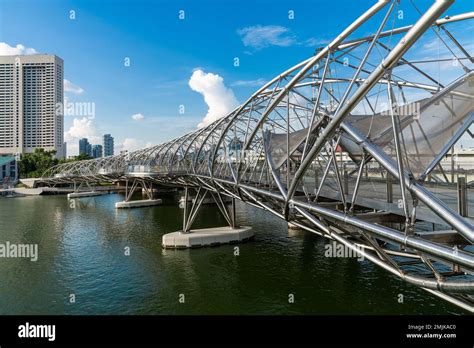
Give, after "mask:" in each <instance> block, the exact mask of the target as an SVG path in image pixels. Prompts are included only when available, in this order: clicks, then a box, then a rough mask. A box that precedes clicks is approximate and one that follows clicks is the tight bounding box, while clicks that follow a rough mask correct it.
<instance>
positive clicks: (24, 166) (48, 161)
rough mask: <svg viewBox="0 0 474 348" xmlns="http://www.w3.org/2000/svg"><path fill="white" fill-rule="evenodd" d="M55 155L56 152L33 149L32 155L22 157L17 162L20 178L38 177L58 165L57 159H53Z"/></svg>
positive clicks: (27, 154)
mask: <svg viewBox="0 0 474 348" xmlns="http://www.w3.org/2000/svg"><path fill="white" fill-rule="evenodd" d="M55 154H56V151H45V150H44V149H35V152H33V153H26V154H24V155H22V156H21V160H20V161H19V162H18V170H19V174H20V178H35V177H40V176H41V174H43V173H44V172H45V171H46V170H47V169H48V168H51V167H52V166H54V165H56V164H58V162H59V161H58V159H57V158H54V155H55Z"/></svg>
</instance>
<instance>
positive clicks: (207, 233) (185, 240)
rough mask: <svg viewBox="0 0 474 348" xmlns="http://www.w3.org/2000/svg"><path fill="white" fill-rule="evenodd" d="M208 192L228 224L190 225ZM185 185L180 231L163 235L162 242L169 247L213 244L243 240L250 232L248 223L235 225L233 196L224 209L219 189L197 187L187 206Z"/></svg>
mask: <svg viewBox="0 0 474 348" xmlns="http://www.w3.org/2000/svg"><path fill="white" fill-rule="evenodd" d="M208 193H209V194H210V195H211V196H212V198H213V200H214V202H215V203H216V205H217V207H218V209H219V211H220V212H221V214H222V216H223V217H224V218H225V219H226V221H227V223H228V226H224V227H213V228H205V229H192V228H191V227H192V225H193V223H194V220H195V219H196V216H197V214H198V212H199V210H200V208H201V206H202V204H203V202H204V199H205V198H206V196H207V194H208ZM188 199H189V188H187V187H185V191H184V204H183V207H184V209H183V228H182V230H181V231H177V232H172V233H168V234H165V235H163V238H162V246H163V248H169V249H186V248H199V247H203V246H217V245H221V244H228V243H239V242H246V241H248V240H249V239H251V238H252V237H253V236H254V233H253V231H252V228H251V227H248V226H236V213H235V199H234V198H232V201H231V206H230V209H229V210H230V211H228V209H227V207H226V205H225V203H224V200H223V198H222V195H221V193H220V192H213V191H208V190H206V189H203V188H198V189H197V191H196V195H195V197H194V198H193V200H192V204H191V209H189V203H188Z"/></svg>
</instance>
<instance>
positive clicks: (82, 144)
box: [79, 138, 92, 157]
mask: <svg viewBox="0 0 474 348" xmlns="http://www.w3.org/2000/svg"><path fill="white" fill-rule="evenodd" d="M79 155H88V156H91V157H92V146H91V144H90V143H89V140H87V138H82V139H80V140H79Z"/></svg>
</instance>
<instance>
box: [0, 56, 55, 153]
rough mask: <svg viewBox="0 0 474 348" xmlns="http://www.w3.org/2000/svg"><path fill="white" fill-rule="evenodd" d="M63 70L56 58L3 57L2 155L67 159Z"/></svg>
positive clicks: (0, 70)
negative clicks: (47, 154)
mask: <svg viewBox="0 0 474 348" xmlns="http://www.w3.org/2000/svg"><path fill="white" fill-rule="evenodd" d="M63 69H64V68H63V60H62V59H61V58H59V57H57V56H54V55H44V54H35V55H27V56H0V154H16V153H20V154H24V153H30V152H34V151H35V149H37V148H43V149H45V150H46V151H51V150H53V151H56V157H59V158H60V157H63V155H64V151H63V143H64V113H63V108H62V105H63V98H64V86H63V80H64V76H63Z"/></svg>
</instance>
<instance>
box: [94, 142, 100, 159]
mask: <svg viewBox="0 0 474 348" xmlns="http://www.w3.org/2000/svg"><path fill="white" fill-rule="evenodd" d="M92 157H94V158H99V157H102V145H92Z"/></svg>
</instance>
